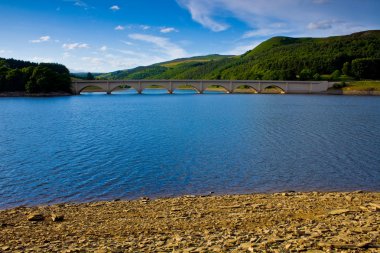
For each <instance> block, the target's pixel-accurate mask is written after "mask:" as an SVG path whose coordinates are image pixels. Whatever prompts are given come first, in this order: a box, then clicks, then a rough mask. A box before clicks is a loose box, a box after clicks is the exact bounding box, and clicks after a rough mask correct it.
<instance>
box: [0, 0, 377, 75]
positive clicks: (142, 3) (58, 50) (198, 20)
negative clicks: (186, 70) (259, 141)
mask: <svg viewBox="0 0 380 253" xmlns="http://www.w3.org/2000/svg"><path fill="white" fill-rule="evenodd" d="M379 10H380V1H379V0H102V1H100V0H0V30H1V39H0V57H6V58H10V57H12V58H16V59H23V60H30V61H35V62H58V63H62V64H65V65H66V66H67V67H68V68H69V69H70V70H72V71H91V72H108V71H115V70H119V69H128V68H133V67H136V66H141V65H149V64H152V63H157V62H162V61H166V60H171V59H174V58H181V57H189V56H195V55H206V54H214V53H218V54H242V53H244V52H245V51H247V50H249V49H252V48H253V47H255V46H256V45H258V44H259V43H260V42H262V41H264V40H266V39H268V38H270V37H273V36H278V35H284V36H294V37H304V36H314V37H326V36H332V35H343V34H350V33H352V32H357V31H362V30H370V29H380V15H379Z"/></svg>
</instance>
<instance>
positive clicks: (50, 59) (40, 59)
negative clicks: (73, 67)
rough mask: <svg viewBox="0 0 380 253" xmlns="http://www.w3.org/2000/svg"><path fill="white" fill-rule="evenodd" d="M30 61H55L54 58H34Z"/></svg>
mask: <svg viewBox="0 0 380 253" xmlns="http://www.w3.org/2000/svg"><path fill="white" fill-rule="evenodd" d="M29 60H30V61H32V62H44V63H46V62H54V60H53V59H52V58H49V57H40V56H35V57H32V58H30V59H29Z"/></svg>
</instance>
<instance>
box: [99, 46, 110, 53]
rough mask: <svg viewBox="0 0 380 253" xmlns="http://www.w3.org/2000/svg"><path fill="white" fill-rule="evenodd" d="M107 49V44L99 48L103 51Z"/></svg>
mask: <svg viewBox="0 0 380 253" xmlns="http://www.w3.org/2000/svg"><path fill="white" fill-rule="evenodd" d="M107 49H108V48H107V46H102V47H101V48H99V50H100V51H103V52H105V51H107Z"/></svg>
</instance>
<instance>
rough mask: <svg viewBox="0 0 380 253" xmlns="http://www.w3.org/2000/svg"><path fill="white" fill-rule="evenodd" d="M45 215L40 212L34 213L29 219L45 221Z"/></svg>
mask: <svg viewBox="0 0 380 253" xmlns="http://www.w3.org/2000/svg"><path fill="white" fill-rule="evenodd" d="M44 219H45V217H44V216H43V215H42V214H40V213H32V214H29V215H28V221H43V220H44Z"/></svg>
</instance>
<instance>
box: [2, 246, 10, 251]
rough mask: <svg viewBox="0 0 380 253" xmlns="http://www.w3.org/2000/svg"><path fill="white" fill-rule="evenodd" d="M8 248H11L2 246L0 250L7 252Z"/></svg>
mask: <svg viewBox="0 0 380 253" xmlns="http://www.w3.org/2000/svg"><path fill="white" fill-rule="evenodd" d="M10 248H11V247H9V246H4V247H2V248H1V249H2V250H4V251H5V250H9V249H10Z"/></svg>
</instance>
